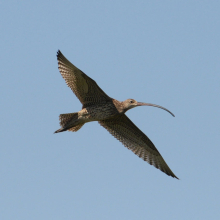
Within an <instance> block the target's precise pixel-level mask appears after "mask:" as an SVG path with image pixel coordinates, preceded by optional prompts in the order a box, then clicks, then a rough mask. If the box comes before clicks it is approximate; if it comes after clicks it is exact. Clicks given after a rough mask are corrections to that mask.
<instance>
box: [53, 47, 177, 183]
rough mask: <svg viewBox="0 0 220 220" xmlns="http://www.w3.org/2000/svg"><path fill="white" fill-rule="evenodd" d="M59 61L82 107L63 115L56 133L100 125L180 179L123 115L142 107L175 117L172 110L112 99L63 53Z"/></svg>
mask: <svg viewBox="0 0 220 220" xmlns="http://www.w3.org/2000/svg"><path fill="white" fill-rule="evenodd" d="M57 60H58V68H59V71H60V73H61V75H62V77H63V78H64V79H65V81H66V83H67V85H68V86H69V87H70V88H71V90H72V91H73V92H74V94H75V95H76V96H77V98H78V99H79V100H80V102H81V103H82V105H83V106H82V110H81V111H79V112H75V113H69V114H61V115H60V117H59V118H60V125H61V128H60V129H59V130H57V131H55V133H58V132H63V131H66V130H68V131H78V130H79V129H80V128H81V127H82V126H83V125H84V124H85V123H87V122H90V121H98V122H99V124H100V125H101V126H103V127H104V128H106V129H107V130H108V131H109V132H110V133H111V134H112V135H113V136H114V137H115V138H117V139H118V140H119V141H120V142H122V144H123V145H124V146H126V147H127V148H128V149H130V150H132V151H133V152H134V153H135V154H136V155H137V156H139V157H140V158H142V159H143V160H145V161H147V162H148V163H149V164H151V165H153V166H155V167H156V168H158V169H160V170H161V171H163V172H164V173H166V174H167V175H169V176H172V177H175V178H177V177H176V176H175V174H174V173H173V172H172V171H171V169H170V168H169V167H168V165H167V164H166V162H165V161H164V159H163V157H162V156H161V155H160V153H159V151H158V150H157V149H156V147H155V146H154V144H153V143H152V142H151V140H150V139H149V138H148V137H147V136H146V135H145V134H144V133H143V132H142V131H141V130H140V129H139V128H138V127H137V126H136V125H135V124H134V123H133V122H132V121H131V120H130V119H129V118H128V117H127V116H126V115H125V114H124V113H125V112H126V111H127V110H129V109H131V108H134V107H137V106H143V105H146V106H154V107H158V108H162V109H164V110H166V111H168V112H169V113H170V114H172V113H171V112H170V111H169V110H167V109H165V108H163V107H161V106H159V105H154V104H149V103H142V102H137V101H136V100H134V99H127V100H125V101H124V102H120V101H117V100H116V99H113V98H110V97H109V96H108V95H107V94H105V92H103V91H102V89H101V88H100V87H99V86H98V85H97V83H96V82H95V81H94V80H93V79H91V78H90V77H88V76H87V75H86V74H85V73H83V72H82V71H81V70H79V69H78V68H77V67H75V66H74V65H73V64H72V63H70V62H69V61H68V60H67V59H66V58H65V57H64V56H63V54H62V53H61V52H60V51H58V52H57ZM172 115H173V114H172ZM173 116H174V115H173ZM177 179H178V178H177Z"/></svg>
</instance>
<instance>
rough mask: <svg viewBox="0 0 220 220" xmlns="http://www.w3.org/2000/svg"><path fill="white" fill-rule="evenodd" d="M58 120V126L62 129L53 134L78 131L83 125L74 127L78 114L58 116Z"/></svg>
mask: <svg viewBox="0 0 220 220" xmlns="http://www.w3.org/2000/svg"><path fill="white" fill-rule="evenodd" d="M59 119H60V126H61V127H62V128H60V129H58V130H57V131H55V132H54V133H59V132H63V131H67V130H68V131H78V130H79V129H80V128H81V127H82V126H83V125H84V123H83V124H78V125H74V122H76V121H77V120H78V112H74V113H68V114H61V115H60V116H59Z"/></svg>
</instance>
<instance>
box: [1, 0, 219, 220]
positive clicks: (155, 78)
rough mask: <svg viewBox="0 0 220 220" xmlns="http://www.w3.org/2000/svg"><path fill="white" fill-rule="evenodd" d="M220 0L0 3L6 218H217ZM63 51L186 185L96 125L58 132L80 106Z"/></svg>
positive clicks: (2, 149)
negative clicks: (134, 103)
mask: <svg viewBox="0 0 220 220" xmlns="http://www.w3.org/2000/svg"><path fill="white" fill-rule="evenodd" d="M219 11H220V2H219V1H141V0H137V1H125V0H117V1H115V0H113V1H99V0H96V1H85V0H80V1H74V0H73V1H56V0H55V1H41V0H39V1H27V0H24V1H11V0H8V1H2V2H1V3H0V32H1V41H0V46H1V55H0V62H1V81H0V92H1V96H0V103H1V114H0V120H1V132H0V137H1V139H0V140H1V141H0V143H1V144H0V145H1V147H0V176H1V181H0V219H4V220H8V219H22V220H30V219H37V220H38V219H53V220H58V219H66V220H68V219H78V220H80V219H83V220H87V219H89V220H91V219H103V220H110V219H111V220H112V219H126V220H130V219H156V220H157V219H169V220H170V219H184V220H185V219H219V218H220V211H219V204H220V189H219V186H220V177H219V167H220V162H219V154H220V147H219V146H220V137H219V131H220V99H219V95H220V74H219V70H220V62H219V61H220V52H219V51H220V43H219V39H220V13H219ZM58 49H60V50H61V51H62V53H63V54H64V55H65V56H66V57H67V58H68V59H69V60H70V61H71V62H72V63H74V64H75V65H76V66H77V67H78V68H80V69H81V70H82V71H84V72H85V73H86V74H87V75H88V76H90V77H91V78H93V79H94V80H95V81H96V82H97V83H98V85H99V86H100V87H101V88H102V89H103V90H104V91H105V92H106V93H107V94H108V95H109V96H111V97H113V98H115V99H118V100H120V101H122V100H125V99H127V98H134V99H136V100H138V101H141V102H150V103H154V104H158V105H162V106H164V107H166V108H168V109H169V110H170V111H172V112H173V113H174V114H175V115H176V117H175V118H173V117H172V116H171V115H169V114H168V113H167V112H165V111H162V110H160V109H157V108H152V107H140V108H135V109H133V110H131V111H128V112H127V116H129V118H130V119H131V120H132V121H133V122H134V123H135V124H136V125H137V126H138V127H139V128H140V129H141V130H142V131H143V132H144V133H145V134H146V135H147V136H148V137H149V138H150V139H151V140H152V142H153V143H154V144H155V146H156V147H157V149H158V150H159V151H160V153H161V154H162V156H163V157H164V159H165V160H166V162H167V163H168V165H169V166H170V168H171V169H172V170H173V172H174V173H175V174H176V175H177V176H178V177H179V178H180V180H176V179H173V178H171V177H168V176H167V175H165V174H164V173H162V172H160V171H159V170H157V169H155V168H154V167H152V166H150V165H149V164H148V163H146V162H144V161H142V160H141V159H140V158H138V157H137V156H136V155H134V154H133V153H132V152H131V151H129V150H127V149H126V148H125V147H124V146H123V145H122V144H121V143H120V142H118V141H117V140H116V139H115V138H113V137H112V136H111V135H110V134H109V133H108V132H107V131H106V130H105V129H103V128H102V127H101V126H100V125H99V124H98V123H97V122H93V123H88V124H86V125H85V126H83V128H82V129H80V130H79V131H78V132H76V133H73V132H63V133H60V134H53V132H54V131H55V130H57V129H58V128H59V127H60V126H59V120H58V116H59V114H61V113H69V112H76V111H79V110H80V109H81V103H80V102H79V100H78V99H77V98H76V97H75V95H74V94H73V93H72V91H71V90H70V89H69V88H68V87H67V86H66V84H65V82H64V80H63V78H62V77H61V75H60V73H59V71H58V68H57V60H56V52H57V50H58Z"/></svg>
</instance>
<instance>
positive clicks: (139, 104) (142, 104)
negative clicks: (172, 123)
mask: <svg viewBox="0 0 220 220" xmlns="http://www.w3.org/2000/svg"><path fill="white" fill-rule="evenodd" d="M144 105H145V106H153V107H157V108H161V109H163V110H165V111H167V112H169V113H170V114H171V115H172V116H173V117H175V115H174V114H173V113H172V112H171V111H169V110H168V109H166V108H164V107H162V106H160V105H155V104H150V103H144V102H138V103H137V106H144Z"/></svg>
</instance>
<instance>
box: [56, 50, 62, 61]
mask: <svg viewBox="0 0 220 220" xmlns="http://www.w3.org/2000/svg"><path fill="white" fill-rule="evenodd" d="M62 55H63V54H62V53H61V51H60V50H58V51H57V59H58V58H59V57H60V56H62Z"/></svg>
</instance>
